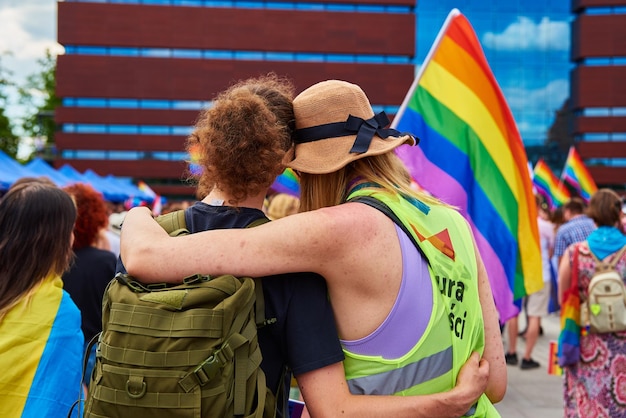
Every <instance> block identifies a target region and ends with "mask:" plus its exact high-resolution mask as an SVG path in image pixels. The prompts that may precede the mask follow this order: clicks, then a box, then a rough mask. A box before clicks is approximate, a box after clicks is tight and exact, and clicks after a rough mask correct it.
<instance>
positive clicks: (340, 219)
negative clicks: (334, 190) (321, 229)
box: [316, 203, 391, 241]
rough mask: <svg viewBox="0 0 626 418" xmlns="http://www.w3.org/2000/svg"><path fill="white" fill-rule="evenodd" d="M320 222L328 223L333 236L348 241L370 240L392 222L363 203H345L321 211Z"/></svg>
mask: <svg viewBox="0 0 626 418" xmlns="http://www.w3.org/2000/svg"><path fill="white" fill-rule="evenodd" d="M316 212H319V215H320V221H321V222H325V223H327V227H328V229H329V230H330V231H332V233H333V235H340V236H344V237H345V238H346V239H348V240H352V241H353V240H355V239H356V237H358V238H359V239H368V238H371V237H373V236H374V235H377V234H378V233H379V231H380V229H381V226H382V225H383V224H385V223H390V222H391V221H390V220H389V219H388V218H387V216H386V215H384V214H383V213H381V212H380V211H378V210H377V209H374V208H372V207H371V206H368V205H364V204H362V203H344V204H341V205H338V206H333V207H330V208H324V209H321V210H319V211H316Z"/></svg>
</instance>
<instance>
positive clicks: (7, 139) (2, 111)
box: [0, 56, 20, 158]
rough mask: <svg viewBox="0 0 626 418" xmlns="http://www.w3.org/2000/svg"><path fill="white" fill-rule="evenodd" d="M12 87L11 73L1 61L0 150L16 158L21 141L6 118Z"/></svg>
mask: <svg viewBox="0 0 626 418" xmlns="http://www.w3.org/2000/svg"><path fill="white" fill-rule="evenodd" d="M0 58H1V56H0ZM11 86H13V82H12V81H11V72H10V71H9V70H7V69H6V68H4V67H3V66H2V62H1V61H0V150H2V151H4V152H5V153H7V154H8V155H10V156H11V157H13V158H15V157H16V156H17V148H18V146H19V141H20V139H19V137H18V136H17V135H15V133H14V131H13V125H12V124H11V121H10V120H9V118H8V117H7V116H6V108H7V101H8V95H7V89H8V88H10V87H11Z"/></svg>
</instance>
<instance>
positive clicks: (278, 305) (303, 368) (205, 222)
mask: <svg viewBox="0 0 626 418" xmlns="http://www.w3.org/2000/svg"><path fill="white" fill-rule="evenodd" d="M263 217H265V215H264V214H263V212H262V211H260V210H258V209H252V208H233V207H229V206H211V205H207V204H205V203H202V202H196V203H195V204H194V205H193V206H191V207H190V208H188V209H187V210H186V211H185V222H186V224H187V229H189V231H190V232H192V233H194V232H201V231H206V230H210V229H232V228H245V227H247V226H248V225H250V224H251V223H252V222H253V221H254V220H256V219H259V218H263ZM118 271H124V270H123V266H121V263H118ZM262 285H263V295H264V298H265V317H266V318H267V319H269V318H276V322H275V323H272V324H269V325H266V326H264V327H262V328H261V329H259V332H258V335H259V346H260V347H261V353H262V355H263V361H262V363H261V368H262V369H263V371H264V372H265V376H266V379H267V386H268V388H269V389H270V390H272V392H274V393H275V394H276V395H277V398H278V405H277V408H278V416H279V417H280V416H283V415H284V413H283V412H282V411H281V410H283V411H285V408H286V406H287V403H286V401H287V399H288V395H289V383H290V380H291V374H292V373H293V374H294V375H296V376H297V375H299V374H301V373H305V372H309V371H312V370H316V369H319V368H322V367H326V366H329V365H331V364H334V363H337V362H340V361H343V359H344V356H343V352H342V350H341V345H340V343H339V338H338V336H337V335H338V334H337V328H336V326H335V318H334V315H333V311H332V307H331V305H330V301H329V299H328V292H327V288H326V282H325V281H324V279H323V278H322V277H321V276H320V275H318V274H314V273H294V274H282V275H276V276H268V277H264V278H263V280H262ZM281 376H283V377H284V381H283V384H282V385H281ZM281 386H282V389H283V390H282V394H280V393H277V392H278V390H279V389H280V388H281ZM285 416H286V415H285Z"/></svg>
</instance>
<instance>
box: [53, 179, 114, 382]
mask: <svg viewBox="0 0 626 418" xmlns="http://www.w3.org/2000/svg"><path fill="white" fill-rule="evenodd" d="M63 190H65V191H66V192H67V193H68V194H69V195H70V196H71V197H72V198H73V199H74V202H76V207H77V210H78V217H77V219H76V225H75V226H74V244H73V245H72V248H73V249H74V254H75V258H74V263H73V264H72V266H71V267H70V269H69V270H68V271H67V272H66V273H65V274H64V275H63V286H64V288H65V290H67V292H68V293H69V294H70V296H71V297H72V299H73V300H74V302H75V303H76V305H77V306H78V308H79V309H80V311H81V314H82V329H83V333H84V335H85V342H84V346H85V350H87V349H88V348H89V347H88V346H89V342H90V341H91V340H92V339H93V338H94V337H95V336H96V335H97V334H98V333H99V332H100V331H102V298H103V296H104V290H105V289H106V287H107V285H108V284H109V282H110V281H111V279H113V277H114V276H115V265H116V261H117V260H116V258H115V255H114V254H113V253H112V252H110V251H108V250H105V249H102V248H99V245H100V244H99V243H100V241H101V239H102V231H103V230H104V229H105V228H106V227H107V224H108V213H107V208H106V203H105V201H104V197H103V196H102V194H101V193H100V192H98V191H96V190H95V189H94V188H93V187H92V186H90V185H89V184H86V183H74V184H71V185H69V186H66V187H64V188H63ZM95 353H96V344H93V345H92V347H91V351H90V353H89V361H88V363H87V368H86V369H85V375H84V377H83V382H84V383H85V385H86V386H88V385H89V377H90V375H91V371H92V370H93V366H94V364H95Z"/></svg>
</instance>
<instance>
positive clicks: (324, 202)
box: [300, 151, 444, 212]
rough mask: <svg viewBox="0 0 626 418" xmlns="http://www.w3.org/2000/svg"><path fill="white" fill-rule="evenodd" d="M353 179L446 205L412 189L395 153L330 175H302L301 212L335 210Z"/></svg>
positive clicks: (365, 161) (407, 173)
mask: <svg viewBox="0 0 626 418" xmlns="http://www.w3.org/2000/svg"><path fill="white" fill-rule="evenodd" d="M353 179H362V180H364V181H366V182H369V183H375V184H377V185H378V186H380V187H382V188H383V189H385V190H387V191H389V192H390V193H400V194H402V195H405V196H408V197H414V198H416V199H419V200H421V201H422V202H424V203H427V204H432V205H442V204H444V203H443V202H441V201H440V200H438V199H436V198H434V197H432V196H430V195H428V194H426V193H423V192H420V191H417V190H415V189H413V188H412V187H411V176H410V174H409V172H408V171H407V169H406V167H405V166H404V164H403V163H402V161H401V160H400V159H399V158H398V156H397V155H396V154H395V153H394V152H393V151H390V152H387V153H385V154H381V155H373V156H369V157H365V158H361V159H359V160H356V161H353V162H351V163H350V164H348V165H346V166H345V167H343V168H341V169H340V170H337V171H335V172H332V173H328V174H307V173H300V211H301V212H305V211H309V210H315V209H319V208H323V207H329V206H336V205H339V204H341V203H343V202H344V201H345V200H346V198H347V197H348V196H347V194H346V193H348V192H349V190H348V187H349V186H350V182H351V181H353Z"/></svg>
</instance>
